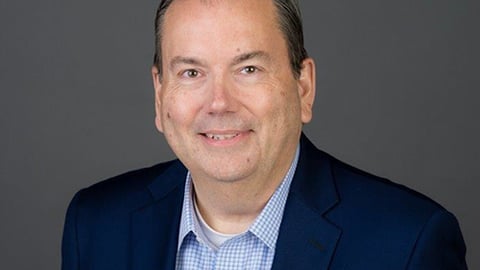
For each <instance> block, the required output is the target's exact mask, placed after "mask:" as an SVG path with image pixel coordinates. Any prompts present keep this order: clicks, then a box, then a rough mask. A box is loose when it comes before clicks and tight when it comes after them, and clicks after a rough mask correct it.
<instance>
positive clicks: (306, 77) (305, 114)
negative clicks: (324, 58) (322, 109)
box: [298, 58, 315, 124]
mask: <svg viewBox="0 0 480 270" xmlns="http://www.w3.org/2000/svg"><path fill="white" fill-rule="evenodd" d="M298 94H299V97H300V106H301V116H302V123H304V124H306V123H308V122H310V120H312V108H313V102H314V100H315V62H314V61H313V59H312V58H306V59H305V60H303V62H302V70H301V71H300V77H299V79H298Z"/></svg>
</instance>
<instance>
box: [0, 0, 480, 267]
mask: <svg viewBox="0 0 480 270" xmlns="http://www.w3.org/2000/svg"><path fill="white" fill-rule="evenodd" d="M156 5H157V1H152V0H150V1H126V0H115V1H113V0H104V1H93V0H83V1H68V0H62V1H60V0H43V1H35V0H24V1H13V0H12V1H6V0H1V2H0V110H1V111H0V112H1V113H0V127H1V130H0V179H1V183H0V211H1V212H0V237H1V238H0V239H1V240H0V250H1V253H0V269H57V268H58V267H59V261H60V241H61V234H62V225H63V218H64V213H65V210H66V207H67V204H68V202H69V200H70V199H71V197H72V196H73V194H74V192H75V191H77V190H78V189H80V188H82V187H85V186H88V185H90V184H93V183H95V182H98V181H100V180H102V179H104V178H107V177H110V176H113V175H116V174H119V173H122V172H124V171H127V170H131V169H135V168H139V167H144V166H149V165H151V164H154V163H157V162H160V161H164V160H167V159H170V158H171V157H173V155H172V153H171V152H170V150H169V149H168V147H167V145H166V143H165V142H164V139H163V137H162V136H161V135H160V134H158V133H157V132H156V130H155V128H154V123H153V119H154V107H153V89H152V86H151V81H150V74H149V73H150V63H151V59H152V52H153V16H154V10H155V8H156ZM302 5H303V11H304V17H305V18H304V19H305V34H306V46H307V49H308V51H309V52H310V54H311V56H312V57H314V58H315V59H316V61H317V99H316V107H315V117H314V120H313V123H312V124H310V125H308V126H307V127H306V128H305V130H306V133H307V135H309V137H310V138H311V139H312V140H313V141H314V142H315V143H316V144H317V145H318V146H319V147H321V148H323V149H324V150H326V151H328V152H330V153H332V154H333V155H335V156H337V157H338V158H340V159H342V160H344V161H346V162H349V163H351V164H353V165H355V166H357V167H360V168H362V169H364V170H367V171H370V172H372V173H375V174H378V175H381V176H384V177H388V178H390V179H392V180H394V181H396V182H399V183H403V184H405V185H407V186H410V187H412V188H414V189H417V190H419V191H420V192H423V193H425V194H427V195H428V196H430V197H432V198H433V199H435V200H437V201H438V202H440V203H441V204H443V205H444V206H445V207H446V208H448V209H449V210H451V211H452V212H454V213H455V214H456V215H457V217H458V219H459V222H460V225H461V227H462V230H463V233H464V237H465V240H466V243H467V246H468V263H469V265H470V268H471V269H480V261H479V258H478V251H479V249H480V239H479V234H478V233H477V228H478V227H479V226H480V221H479V214H478V210H477V206H478V205H479V201H480V200H479V199H478V195H477V194H476V193H477V189H478V187H479V184H478V180H479V176H480V172H479V170H478V168H477V167H478V164H479V162H480V145H479V143H478V139H479V138H480V127H479V123H478V122H479V120H478V118H479V117H478V116H479V113H480V106H479V105H480V104H479V103H480V102H479V86H480V81H479V76H478V73H479V72H478V71H479V66H478V65H479V60H480V59H479V48H480V41H479V30H478V25H480V19H479V16H478V14H480V12H479V11H480V10H479V4H478V1H466V0H458V1H446V0H436V1H427V0H404V1H385V0H384V1H380V0H378V1H375V0H364V1H356V0H350V1H334V0H331V1H303V3H302Z"/></svg>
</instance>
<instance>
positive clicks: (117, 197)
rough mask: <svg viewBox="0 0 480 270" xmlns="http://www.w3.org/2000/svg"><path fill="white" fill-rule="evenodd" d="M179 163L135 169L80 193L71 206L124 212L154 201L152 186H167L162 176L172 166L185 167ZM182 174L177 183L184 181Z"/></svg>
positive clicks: (171, 162)
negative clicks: (150, 188) (150, 189)
mask: <svg viewBox="0 0 480 270" xmlns="http://www.w3.org/2000/svg"><path fill="white" fill-rule="evenodd" d="M182 166H183V165H181V163H180V161H178V160H173V161H169V162H165V163H160V164H156V165H154V166H151V167H147V168H142V169H136V170H132V171H129V172H126V173H123V174H120V175H117V176H114V177H111V178H108V179H106V180H103V181H100V182H98V183H96V184H94V185H92V186H89V187H86V188H84V189H82V190H80V191H78V192H77V193H76V194H75V196H74V198H73V200H72V202H71V204H75V205H77V206H78V207H79V208H83V209H89V210H91V211H89V212H92V210H93V211H94V212H102V213H105V212H110V213H114V212H115V210H119V211H125V210H128V209H129V208H132V209H133V208H136V207H139V206H140V205H141V204H142V203H145V202H148V201H151V200H152V194H151V192H150V191H149V186H150V185H152V184H153V183H155V184H156V185H157V186H158V188H162V185H163V184H164V181H163V177H162V176H163V175H164V174H165V172H166V171H168V170H169V169H170V168H172V167H182ZM183 180H184V179H182V176H180V175H179V177H178V178H177V182H178V183H179V184H180V183H181V182H183Z"/></svg>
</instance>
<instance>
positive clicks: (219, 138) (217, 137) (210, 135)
mask: <svg viewBox="0 0 480 270" xmlns="http://www.w3.org/2000/svg"><path fill="white" fill-rule="evenodd" d="M202 135H203V136H205V137H207V138H209V139H211V140H214V141H224V140H231V139H233V138H235V137H238V136H239V135H240V133H230V134H215V133H202Z"/></svg>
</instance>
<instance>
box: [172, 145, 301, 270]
mask: <svg viewBox="0 0 480 270" xmlns="http://www.w3.org/2000/svg"><path fill="white" fill-rule="evenodd" d="M299 152H300V148H299V147H297V150H296V153H295V158H294V160H293V162H292V164H291V165H290V169H289V170H288V172H287V174H286V175H285V177H284V179H283V181H282V183H281V184H280V186H278V188H277V189H276V190H275V192H274V193H273V195H272V197H271V198H270V200H269V201H268V202H267V205H266V206H265V207H264V208H263V210H262V212H261V213H260V214H259V215H258V216H257V218H256V219H255V221H254V222H253V223H252V225H251V226H250V227H249V229H248V230H247V231H246V232H244V233H242V234H240V235H237V236H235V237H233V238H232V239H229V240H227V241H226V242H225V243H223V244H222V245H221V246H220V247H219V248H218V249H214V248H211V247H210V246H209V245H208V244H206V243H207V242H208V240H206V239H205V238H204V237H205V236H204V235H203V234H202V232H201V228H200V224H198V220H197V219H196V217H195V208H194V204H193V200H192V193H191V192H192V179H191V176H190V173H188V174H187V179H186V181H187V182H186V185H185V196H184V200H183V210H182V216H181V221H180V231H179V235H178V250H177V263H176V269H177V270H180V269H182V270H183V269H185V270H193V269H199V270H200V269H201V270H209V269H211V270H213V269H216V270H240V269H270V268H271V266H272V262H273V257H274V255H275V245H276V242H277V237H278V232H279V229H280V223H281V221H282V217H283V210H284V208H285V203H286V201H287V196H288V191H289V189H290V183H291V182H292V179H293V175H294V173H295V169H296V167H297V162H298V156H299Z"/></svg>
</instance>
